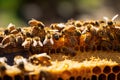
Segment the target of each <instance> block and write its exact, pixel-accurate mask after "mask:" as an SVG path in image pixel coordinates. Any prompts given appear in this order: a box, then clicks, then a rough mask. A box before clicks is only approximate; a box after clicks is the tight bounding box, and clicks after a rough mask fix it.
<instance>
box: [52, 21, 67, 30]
mask: <svg viewBox="0 0 120 80" xmlns="http://www.w3.org/2000/svg"><path fill="white" fill-rule="evenodd" d="M50 28H52V29H57V30H59V31H61V30H62V29H63V28H65V24H64V23H59V24H57V23H54V24H51V25H50Z"/></svg>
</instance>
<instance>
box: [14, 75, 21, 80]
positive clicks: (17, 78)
mask: <svg viewBox="0 0 120 80" xmlns="http://www.w3.org/2000/svg"><path fill="white" fill-rule="evenodd" d="M14 80H23V78H22V76H20V75H15V76H14Z"/></svg>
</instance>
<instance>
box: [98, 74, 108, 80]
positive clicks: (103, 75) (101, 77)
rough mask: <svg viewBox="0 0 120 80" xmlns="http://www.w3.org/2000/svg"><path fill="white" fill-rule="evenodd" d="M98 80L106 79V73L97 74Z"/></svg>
mask: <svg viewBox="0 0 120 80" xmlns="http://www.w3.org/2000/svg"><path fill="white" fill-rule="evenodd" d="M98 80H106V75H105V74H100V75H99V76H98Z"/></svg>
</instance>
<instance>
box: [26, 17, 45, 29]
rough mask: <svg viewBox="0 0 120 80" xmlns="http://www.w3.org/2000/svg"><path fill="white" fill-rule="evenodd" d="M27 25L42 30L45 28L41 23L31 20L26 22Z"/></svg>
mask: <svg viewBox="0 0 120 80" xmlns="http://www.w3.org/2000/svg"><path fill="white" fill-rule="evenodd" d="M28 24H29V25H30V26H32V27H33V26H38V27H40V28H41V29H43V28H44V27H45V25H44V24H43V23H42V22H41V21H38V20H35V19H33V18H32V20H30V21H29V22H28Z"/></svg>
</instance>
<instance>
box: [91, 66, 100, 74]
mask: <svg viewBox="0 0 120 80" xmlns="http://www.w3.org/2000/svg"><path fill="white" fill-rule="evenodd" d="M92 72H93V73H95V74H100V73H101V68H100V67H98V66H96V67H94V68H93V70H92Z"/></svg>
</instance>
